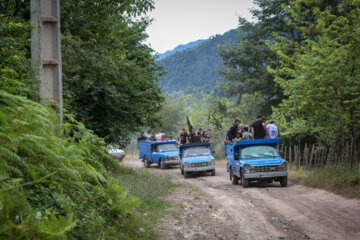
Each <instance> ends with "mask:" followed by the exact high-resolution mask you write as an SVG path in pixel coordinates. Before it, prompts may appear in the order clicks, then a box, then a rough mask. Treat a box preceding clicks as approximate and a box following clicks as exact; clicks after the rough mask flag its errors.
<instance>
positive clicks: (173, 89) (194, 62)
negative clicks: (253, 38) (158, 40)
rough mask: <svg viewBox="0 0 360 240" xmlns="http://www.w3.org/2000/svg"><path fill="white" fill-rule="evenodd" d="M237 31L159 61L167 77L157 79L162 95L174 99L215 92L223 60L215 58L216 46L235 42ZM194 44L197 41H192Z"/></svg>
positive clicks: (213, 37) (213, 38) (211, 38)
mask: <svg viewBox="0 0 360 240" xmlns="http://www.w3.org/2000/svg"><path fill="white" fill-rule="evenodd" d="M237 32H238V29H232V30H229V31H228V32H226V33H224V34H217V35H215V36H212V37H210V38H209V39H207V40H204V41H201V42H200V43H198V44H195V45H193V46H191V47H188V48H187V49H185V50H183V51H181V52H174V53H173V54H171V55H168V56H167V57H165V58H163V59H161V60H160V61H159V64H160V66H162V67H163V68H164V70H165V71H167V74H165V76H164V77H163V78H162V79H160V81H159V86H160V87H161V88H162V89H163V91H164V93H165V95H167V96H170V97H171V98H174V97H175V98H176V97H177V96H179V95H182V94H194V95H199V96H200V95H201V94H203V93H205V94H207V93H210V92H211V91H213V90H214V87H215V86H217V85H218V84H217V83H218V82H222V81H223V80H222V77H221V75H220V74H219V73H218V70H220V69H223V65H222V58H221V57H220V56H218V55H217V50H218V46H223V45H230V44H233V43H235V42H236V41H237ZM195 42H196V41H195Z"/></svg>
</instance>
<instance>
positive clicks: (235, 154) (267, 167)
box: [225, 138, 288, 188]
mask: <svg viewBox="0 0 360 240" xmlns="http://www.w3.org/2000/svg"><path fill="white" fill-rule="evenodd" d="M278 143H280V139H279V138H274V139H258V140H243V141H235V142H232V143H225V155H226V158H227V171H228V172H229V175H230V180H231V183H232V184H234V185H236V184H238V183H239V180H240V181H241V185H242V186H243V187H244V188H246V187H248V186H249V182H251V181H258V182H267V183H272V182H273V181H275V182H280V185H281V186H282V187H286V186H287V176H288V171H287V162H286V160H284V159H283V158H281V157H280V154H279V151H278V149H277V145H278Z"/></svg>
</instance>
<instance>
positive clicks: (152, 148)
mask: <svg viewBox="0 0 360 240" xmlns="http://www.w3.org/2000/svg"><path fill="white" fill-rule="evenodd" d="M138 149H139V159H141V160H142V161H143V163H144V167H145V168H149V167H150V165H151V164H153V163H156V164H158V166H159V167H160V168H162V169H165V168H166V167H167V166H169V165H179V148H178V144H177V142H176V141H175V140H168V141H142V140H141V141H138Z"/></svg>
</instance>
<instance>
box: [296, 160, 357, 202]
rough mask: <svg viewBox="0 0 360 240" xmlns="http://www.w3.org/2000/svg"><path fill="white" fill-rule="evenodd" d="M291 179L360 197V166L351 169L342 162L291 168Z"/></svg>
mask: <svg viewBox="0 0 360 240" xmlns="http://www.w3.org/2000/svg"><path fill="white" fill-rule="evenodd" d="M289 176H290V179H291V181H293V182H295V183H301V184H304V185H306V186H310V187H317V188H323V189H326V190H329V191H333V192H336V193H340V194H344V195H345V196H348V197H354V198H360V188H359V187H355V185H357V183H358V181H359V175H358V167H357V166H356V167H355V168H353V169H350V170H349V168H348V167H347V166H345V165H342V164H337V165H336V164H326V166H325V167H323V168H317V169H314V170H307V169H304V168H300V169H298V170H295V167H291V168H290V173H289Z"/></svg>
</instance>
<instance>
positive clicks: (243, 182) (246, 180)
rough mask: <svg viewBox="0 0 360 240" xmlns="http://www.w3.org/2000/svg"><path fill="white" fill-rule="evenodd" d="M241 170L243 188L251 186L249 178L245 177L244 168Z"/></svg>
mask: <svg viewBox="0 0 360 240" xmlns="http://www.w3.org/2000/svg"><path fill="white" fill-rule="evenodd" d="M240 172H241V185H242V186H243V188H247V187H249V179H246V178H245V177H244V173H243V172H242V170H240Z"/></svg>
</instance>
